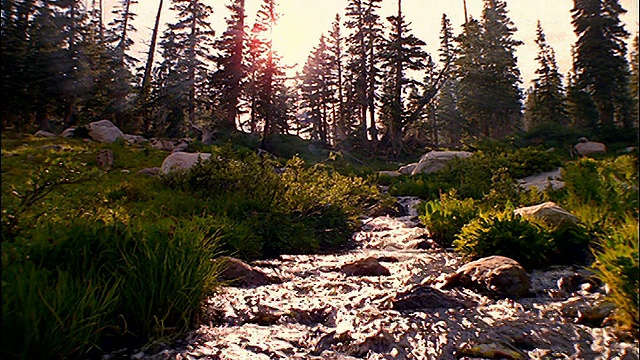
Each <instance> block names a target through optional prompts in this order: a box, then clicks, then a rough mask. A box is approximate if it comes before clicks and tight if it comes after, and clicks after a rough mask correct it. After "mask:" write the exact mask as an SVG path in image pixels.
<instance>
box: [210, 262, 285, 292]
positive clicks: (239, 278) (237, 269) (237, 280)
mask: <svg viewBox="0 0 640 360" xmlns="http://www.w3.org/2000/svg"><path fill="white" fill-rule="evenodd" d="M223 261H224V262H225V267H224V270H223V272H222V273H221V274H220V276H218V279H219V280H221V281H229V282H230V284H231V285H232V286H240V287H255V286H262V285H268V284H271V283H272V282H274V281H273V280H272V279H271V278H269V277H268V276H267V275H266V274H265V273H263V272H262V271H260V270H257V269H254V268H253V267H251V266H250V265H248V264H247V263H245V262H243V261H241V260H238V259H235V258H232V257H225V258H224V259H223Z"/></svg>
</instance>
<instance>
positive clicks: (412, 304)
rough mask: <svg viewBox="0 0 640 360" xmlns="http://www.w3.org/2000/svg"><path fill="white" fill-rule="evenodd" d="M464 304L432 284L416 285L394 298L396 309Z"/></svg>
mask: <svg viewBox="0 0 640 360" xmlns="http://www.w3.org/2000/svg"><path fill="white" fill-rule="evenodd" d="M462 307H464V304H463V303H462V302H460V301H459V300H457V299H456V298H454V297H452V296H450V295H447V294H446V293H444V292H443V291H440V290H438V289H434V288H432V287H430V286H426V285H425V286H416V287H414V288H412V289H409V290H408V291H405V292H402V293H398V294H397V295H396V297H395V299H394V300H393V309H394V310H421V309H459V308H462Z"/></svg>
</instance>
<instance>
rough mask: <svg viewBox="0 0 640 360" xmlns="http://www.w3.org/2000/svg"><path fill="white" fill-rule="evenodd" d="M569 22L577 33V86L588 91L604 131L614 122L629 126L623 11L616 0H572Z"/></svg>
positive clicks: (629, 111)
mask: <svg viewBox="0 0 640 360" xmlns="http://www.w3.org/2000/svg"><path fill="white" fill-rule="evenodd" d="M571 12H572V18H573V21H572V24H573V26H574V31H575V33H576V35H577V36H578V40H577V42H576V47H575V52H576V56H575V60H574V68H575V73H576V76H577V85H578V86H579V87H580V88H581V89H584V90H585V91H587V92H588V93H589V95H590V96H591V98H592V99H593V102H594V103H595V105H596V107H597V109H598V115H599V125H600V126H602V127H603V129H604V130H605V131H607V130H608V129H611V127H613V126H614V125H615V123H616V122H618V123H622V124H623V125H624V126H625V127H630V126H631V121H632V119H631V109H630V105H631V101H630V95H629V91H628V89H629V87H628V85H629V74H628V62H627V58H626V55H627V47H626V43H625V39H627V38H628V37H629V33H628V32H627V31H626V30H625V29H624V26H623V24H622V23H621V22H620V15H622V14H624V13H626V10H625V9H623V8H622V6H620V4H619V3H618V1H617V0H574V7H573V9H572V10H571Z"/></svg>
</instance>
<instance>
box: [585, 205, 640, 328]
mask: <svg viewBox="0 0 640 360" xmlns="http://www.w3.org/2000/svg"><path fill="white" fill-rule="evenodd" d="M594 254H595V257H596V262H595V263H594V264H593V266H592V268H593V270H594V271H595V273H596V276H598V278H599V279H600V280H602V281H603V282H604V283H606V284H608V285H609V288H610V289H611V290H610V292H609V294H608V297H609V299H610V300H611V301H612V302H613V303H614V304H615V305H616V308H617V309H616V312H615V318H616V319H617V321H618V324H619V326H620V327H621V328H622V329H623V330H631V331H633V332H634V333H635V336H636V337H638V336H639V335H638V329H639V323H638V319H639V318H638V317H639V315H640V313H639V312H638V305H639V304H640V298H639V295H638V287H639V286H640V283H639V282H638V266H639V265H640V262H639V259H638V222H637V220H636V219H634V218H628V219H627V221H626V225H625V226H624V227H623V228H621V229H620V230H618V231H614V232H613V233H612V234H610V235H605V236H602V237H601V238H600V239H599V241H598V243H597V250H596V251H595V252H594Z"/></svg>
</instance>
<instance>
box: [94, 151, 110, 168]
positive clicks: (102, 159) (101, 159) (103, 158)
mask: <svg viewBox="0 0 640 360" xmlns="http://www.w3.org/2000/svg"><path fill="white" fill-rule="evenodd" d="M113 160H115V155H114V154H113V151H111V150H109V149H102V150H100V151H98V155H96V164H97V165H98V167H99V168H100V169H102V170H104V171H109V169H111V166H113Z"/></svg>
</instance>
